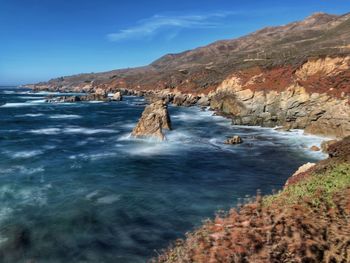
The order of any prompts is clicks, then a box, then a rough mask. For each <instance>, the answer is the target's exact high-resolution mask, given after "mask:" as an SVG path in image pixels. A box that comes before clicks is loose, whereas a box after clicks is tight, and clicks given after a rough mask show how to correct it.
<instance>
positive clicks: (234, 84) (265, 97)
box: [209, 58, 350, 137]
mask: <svg viewBox="0 0 350 263" xmlns="http://www.w3.org/2000/svg"><path fill="white" fill-rule="evenodd" d="M322 61H324V63H322ZM325 61H328V62H325ZM348 61H349V59H348V58H344V59H342V60H329V59H328V58H325V59H324V60H321V61H318V62H315V64H316V65H315V67H317V65H322V67H321V68H320V69H319V71H316V69H313V70H311V69H310V67H311V66H310V65H309V66H305V67H306V68H307V70H306V69H303V68H304V66H302V67H301V69H300V70H299V71H297V73H295V74H294V73H292V72H290V74H289V73H288V78H287V79H284V77H283V74H281V75H280V76H276V77H275V78H276V81H280V82H285V83H284V84H283V85H286V88H282V87H281V88H279V87H278V86H275V88H267V87H269V86H270V87H273V85H272V84H271V85H270V80H269V78H270V77H271V76H270V75H271V74H275V73H273V71H272V70H270V71H263V72H261V71H260V70H258V71H257V72H255V73H254V72H250V71H241V72H239V73H236V74H233V75H232V76H231V77H229V78H227V79H226V80H224V81H223V82H222V83H221V85H220V86H219V87H218V88H217V89H216V90H215V91H213V92H211V93H210V94H209V96H210V99H211V104H210V106H211V108H212V109H215V110H218V111H220V112H222V113H223V114H224V115H227V116H230V117H231V118H232V122H233V124H238V125H259V126H267V127H275V126H283V127H284V128H285V129H305V132H307V133H312V134H319V135H329V136H334V137H345V136H347V135H350V114H349V112H350V105H349V97H348V96H345V95H344V94H343V96H340V97H335V96H332V95H331V94H328V93H327V91H322V90H320V91H319V92H317V91H316V90H312V89H310V88H309V87H308V85H309V84H307V83H303V80H305V78H308V77H309V78H311V77H312V78H314V81H315V82H316V80H315V79H316V78H322V77H321V76H316V75H311V74H319V73H324V74H326V73H327V74H328V76H329V77H332V78H335V79H334V81H339V84H340V83H341V79H338V80H337V76H338V75H337V74H339V72H341V69H344V68H345V67H346V66H345V64H346V63H347V62H348ZM341 62H342V63H343V64H341V65H342V66H341V69H340V70H338V69H337V67H336V65H334V64H332V63H341ZM306 64H311V62H306ZM330 64H331V65H330ZM325 65H328V67H330V69H328V68H327V67H326V66H325ZM347 67H348V68H349V66H347ZM334 68H336V69H337V70H338V71H337V70H331V69H334ZM302 69H303V70H302ZM276 70H277V69H276ZM285 70H286V69H285ZM326 70H328V71H326ZM301 71H303V72H304V71H305V72H304V73H303V74H302V73H300V72H301ZM298 72H299V73H298ZM315 72H317V73H315ZM330 72H332V73H330ZM277 73H278V72H276V74H277ZM280 73H281V72H280ZM338 77H339V76H338ZM278 78H279V79H278ZM340 95H341V94H340Z"/></svg>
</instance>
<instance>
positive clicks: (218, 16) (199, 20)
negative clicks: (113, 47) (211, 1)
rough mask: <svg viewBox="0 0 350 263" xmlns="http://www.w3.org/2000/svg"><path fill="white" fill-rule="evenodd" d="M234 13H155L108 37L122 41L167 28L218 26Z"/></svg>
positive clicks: (156, 32) (152, 33) (150, 34)
mask: <svg viewBox="0 0 350 263" xmlns="http://www.w3.org/2000/svg"><path fill="white" fill-rule="evenodd" d="M232 14H233V13H232V12H216V13H211V14H200V15H182V16H164V15H155V16H153V17H151V18H148V19H144V20H141V21H139V22H138V23H137V25H135V26H132V27H129V28H126V29H122V30H119V31H118V32H116V33H111V34H108V35H107V37H108V39H109V40H111V41H122V40H128V39H140V38H146V37H152V36H155V35H157V34H158V33H160V32H162V31H164V30H165V29H177V30H178V29H189V28H217V27H219V26H222V25H223V24H222V21H220V20H222V19H223V18H225V17H227V16H229V15H232Z"/></svg>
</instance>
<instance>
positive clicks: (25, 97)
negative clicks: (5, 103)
mask: <svg viewBox="0 0 350 263" xmlns="http://www.w3.org/2000/svg"><path fill="white" fill-rule="evenodd" d="M18 98H20V99H26V100H37V99H45V97H41V96H20V97H18Z"/></svg>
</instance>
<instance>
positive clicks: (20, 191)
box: [0, 184, 50, 212]
mask: <svg viewBox="0 0 350 263" xmlns="http://www.w3.org/2000/svg"><path fill="white" fill-rule="evenodd" d="M49 188H50V184H48V185H44V186H43V187H38V186H35V187H21V188H17V187H16V186H10V185H2V186H1V187H0V200H6V199H8V198H9V197H10V198H11V199H12V200H15V202H16V205H17V206H18V205H36V206H43V205H46V204H47V195H46V192H47V190H48V189H49ZM10 212H11V211H10Z"/></svg>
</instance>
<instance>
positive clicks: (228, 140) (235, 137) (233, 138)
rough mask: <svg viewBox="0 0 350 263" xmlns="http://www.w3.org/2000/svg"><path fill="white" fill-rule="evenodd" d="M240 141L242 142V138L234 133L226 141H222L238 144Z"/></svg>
mask: <svg viewBox="0 0 350 263" xmlns="http://www.w3.org/2000/svg"><path fill="white" fill-rule="evenodd" d="M242 142H243V140H242V138H241V137H239V136H238V135H235V136H233V137H231V138H228V139H227V140H226V141H224V143H225V144H240V143H242Z"/></svg>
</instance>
